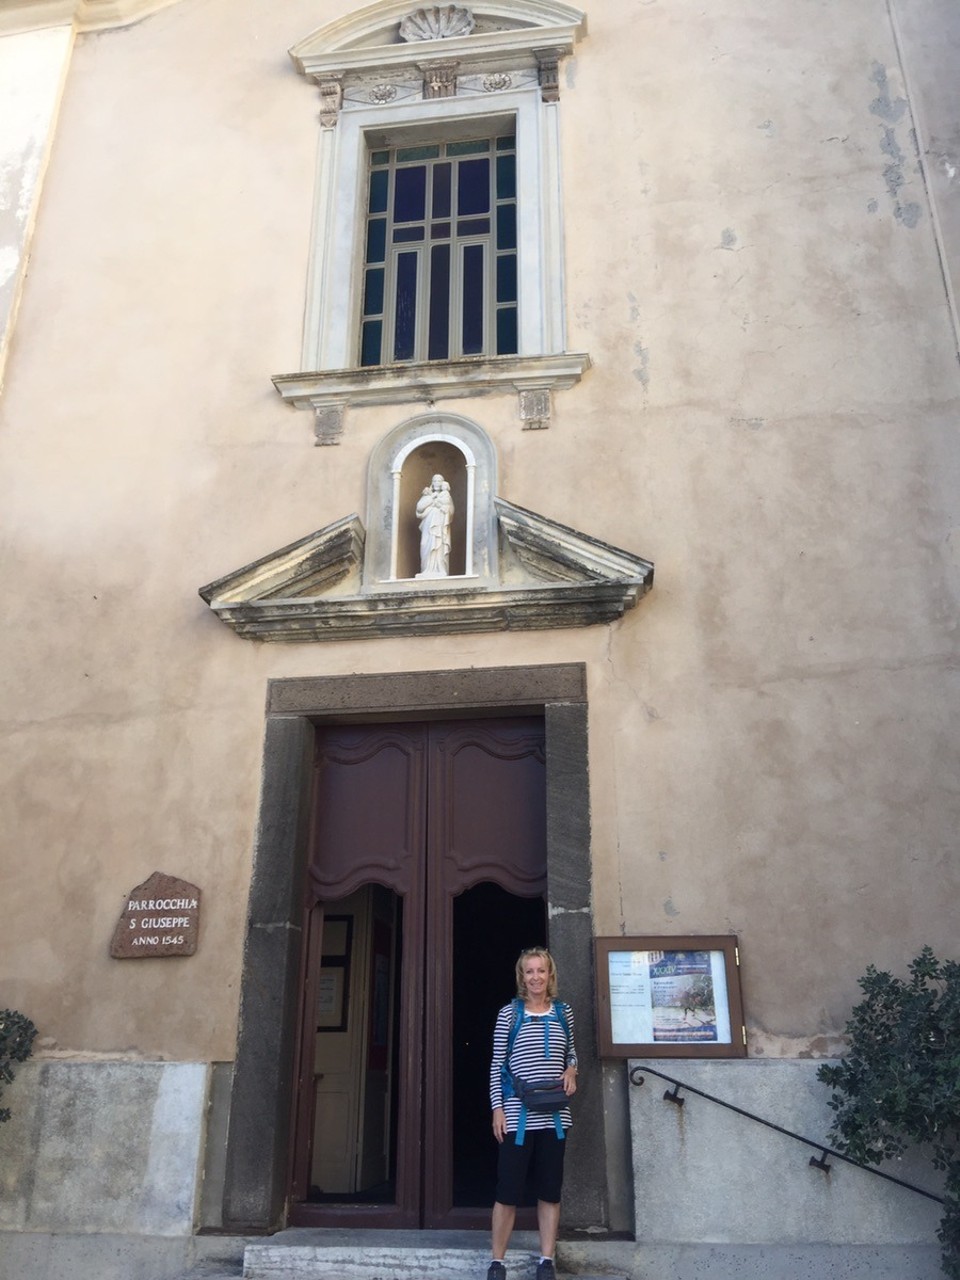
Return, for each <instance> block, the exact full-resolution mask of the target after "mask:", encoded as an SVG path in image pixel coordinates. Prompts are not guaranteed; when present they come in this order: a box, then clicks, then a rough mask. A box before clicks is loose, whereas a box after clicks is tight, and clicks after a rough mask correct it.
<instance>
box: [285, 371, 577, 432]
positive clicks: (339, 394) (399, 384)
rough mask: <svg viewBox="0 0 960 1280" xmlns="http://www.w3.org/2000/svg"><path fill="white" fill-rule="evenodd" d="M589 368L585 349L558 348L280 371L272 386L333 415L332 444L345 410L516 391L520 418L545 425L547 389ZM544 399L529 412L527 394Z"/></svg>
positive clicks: (568, 383) (565, 384) (563, 385)
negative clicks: (550, 352)
mask: <svg viewBox="0 0 960 1280" xmlns="http://www.w3.org/2000/svg"><path fill="white" fill-rule="evenodd" d="M589 368H590V357H589V356H588V355H587V354H586V353H585V352H559V353H557V354H556V355H547V356H486V357H484V356H471V357H469V358H467V359H464V360H442V361H441V360H434V361H424V362H422V363H421V364H402V365H377V366H376V367H374V368H369V369H331V370H318V371H316V372H307V373H283V374H277V375H276V376H275V377H274V378H273V385H274V386H275V387H276V388H277V390H278V391H279V393H280V395H281V396H282V397H283V398H284V400H286V401H287V403H288V404H292V405H294V406H295V407H296V408H298V409H313V410H314V411H315V412H316V413H317V415H318V421H319V420H321V419H322V416H323V415H333V416H336V418H337V425H336V429H335V430H334V431H333V432H332V435H331V438H330V439H329V440H328V439H324V438H323V436H322V428H321V427H320V426H318V431H317V434H318V439H319V440H320V443H334V442H335V441H336V440H337V439H339V436H340V433H341V432H342V429H343V422H342V417H343V412H344V410H345V409H347V408H351V407H358V406H366V405H380V404H427V405H433V404H435V403H437V402H438V401H440V400H459V399H462V398H464V397H471V396H489V395H495V394H500V395H502V394H503V393H504V392H507V393H509V392H511V391H512V392H515V393H516V394H518V395H519V396H520V405H521V417H522V418H524V419H525V420H528V419H529V420H532V421H531V425H540V426H543V425H546V420H548V419H549V416H550V410H549V393H551V392H553V391H562V390H566V389H567V388H569V387H573V386H576V384H577V383H578V382H579V381H580V379H581V378H582V377H583V374H584V373H585V372H586V370H587V369H589ZM537 393H540V395H541V396H544V397H546V398H547V399H546V400H545V401H544V404H543V405H542V406H541V410H540V411H539V412H538V411H536V409H534V410H529V409H528V408H527V407H525V405H526V399H525V398H526V397H529V396H530V395H531V394H534V395H536V394H537Z"/></svg>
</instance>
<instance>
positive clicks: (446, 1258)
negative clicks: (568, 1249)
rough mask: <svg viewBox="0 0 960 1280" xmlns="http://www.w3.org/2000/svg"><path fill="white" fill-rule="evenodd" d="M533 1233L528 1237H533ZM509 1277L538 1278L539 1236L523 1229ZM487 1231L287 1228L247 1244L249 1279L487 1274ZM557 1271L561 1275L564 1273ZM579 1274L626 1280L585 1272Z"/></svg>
mask: <svg viewBox="0 0 960 1280" xmlns="http://www.w3.org/2000/svg"><path fill="white" fill-rule="evenodd" d="M528 1236H529V1238H528ZM515 1243H516V1244H517V1246H518V1247H516V1248H512V1249H510V1250H509V1251H508V1252H507V1258H506V1263H507V1280H536V1272H537V1260H538V1257H539V1254H538V1253H537V1251H536V1237H535V1236H534V1235H532V1234H530V1233H520V1232H518V1233H517V1235H516V1236H515ZM489 1263H490V1243H489V1239H488V1237H487V1235H486V1233H485V1232H463V1231H461V1232H455V1231H448V1232H443V1231H439V1232H437V1231H434V1232H416V1231H346V1230H342V1231H341V1230H326V1231H311V1230H306V1229H297V1228H293V1229H288V1230H287V1231H281V1232H279V1233H278V1234H277V1235H275V1236H271V1237H270V1238H269V1239H267V1240H258V1241H256V1242H253V1243H250V1244H248V1245H247V1247H246V1249H245V1250H244V1258H243V1275H244V1277H245V1280H486V1274H487V1267H488V1266H489ZM565 1274H566V1273H564V1272H563V1271H562V1270H560V1271H558V1276H559V1277H560V1278H561V1280H562V1277H563V1276H564V1275H565ZM576 1280H627V1277H625V1276H612V1275H607V1276H603V1277H600V1276H584V1275H580V1276H578V1277H576Z"/></svg>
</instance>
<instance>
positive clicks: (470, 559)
mask: <svg viewBox="0 0 960 1280" xmlns="http://www.w3.org/2000/svg"><path fill="white" fill-rule="evenodd" d="M437 474H439V475H442V476H443V477H444V479H445V480H447V481H448V482H449V484H450V492H451V496H452V498H453V503H454V517H453V522H452V525H451V549H450V573H449V575H448V576H447V577H444V578H429V579H425V578H418V577H417V576H416V575H417V573H418V572H419V569H420V529H419V520H418V518H417V515H416V507H417V500H418V499H419V497H420V495H421V493H422V492H423V490H424V488H425V487H427V486H429V484H430V482H431V479H432V477H433V476H434V475H437ZM496 481H497V476H496V453H495V452H494V448H493V444H492V443H491V441H490V438H489V437H488V436H487V434H486V432H485V431H484V430H483V429H482V428H481V427H479V426H478V425H477V424H476V423H475V422H471V421H470V419H469V418H463V417H460V416H459V415H456V414H447V413H430V414H424V415H422V416H420V417H416V418H411V419H409V420H408V421H406V422H403V423H401V424H400V425H399V426H398V427H395V428H394V429H393V430H392V431H391V432H389V433H388V434H387V435H386V436H385V437H384V438H383V439H382V440H381V441H380V443H379V444H378V445H377V447H376V448H375V449H374V450H373V453H372V454H371V456H370V464H369V471H368V475H367V519H366V527H367V542H366V551H365V556H364V572H363V589H364V590H365V591H376V590H378V589H386V588H390V589H395V588H396V587H397V586H398V585H401V584H407V583H409V585H410V588H411V590H437V589H441V590H442V589H444V588H453V587H458V586H466V585H469V586H477V585H483V584H485V583H491V582H493V581H495V580H496V578H497V538H496V517H495V513H494V505H493V498H494V494H495V493H496Z"/></svg>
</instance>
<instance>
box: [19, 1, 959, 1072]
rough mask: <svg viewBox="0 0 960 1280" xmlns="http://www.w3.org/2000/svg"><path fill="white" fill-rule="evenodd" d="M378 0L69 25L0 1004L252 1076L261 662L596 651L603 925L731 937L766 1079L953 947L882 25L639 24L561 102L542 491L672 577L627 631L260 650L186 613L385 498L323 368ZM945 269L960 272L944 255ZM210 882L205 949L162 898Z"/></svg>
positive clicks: (42, 224) (630, 6) (22, 494)
mask: <svg viewBox="0 0 960 1280" xmlns="http://www.w3.org/2000/svg"><path fill="white" fill-rule="evenodd" d="M342 11H343V7H342V6H340V5H337V4H329V3H326V4H324V3H318V2H317V0H309V3H308V0H287V2H286V3H284V4H283V5H282V6H281V5H277V4H273V3H268V2H267V0H205V3H199V0H182V2H181V3H180V4H177V5H174V6H172V7H171V8H168V9H166V10H164V11H163V12H161V13H159V14H157V15H155V16H153V17H151V18H149V19H147V20H145V21H143V22H141V23H139V24H138V25H136V26H133V27H130V28H127V29H126V30H124V31H122V32H114V33H104V34H97V35H85V36H81V37H80V38H79V39H78V42H77V45H76V48H75V51H74V55H73V60H72V65H71V70H70V76H69V80H68V83H67V86H66V91H65V96H64V101H63V107H62V113H61V119H60V124H59V129H58V134H57V138H56V141H55V144H54V148H53V152H52V156H51V160H50V166H49V170H48V174H47V180H46V186H45V190H44V195H43V201H42V205H41V208H40V212H39V219H38V222H37V227H36V233H35V236H34V242H33V257H32V265H31V272H30V276H29V280H28V286H27V288H26V289H25V291H24V295H23V300H22V304H21V309H20V314H19V320H18V326H17V330H16V332H15V334H14V337H13V341H12V345H11V350H10V356H9V362H8V369H7V379H6V386H5V390H4V396H3V399H2V401H0V520H2V541H0V547H2V573H3V589H4V611H5V621H6V626H5V628H4V632H3V638H2V642H0V643H2V645H3V657H2V662H0V688H2V697H0V706H2V716H3V730H4V732H3V736H2V740H0V779H2V786H3V792H4V797H5V815H6V821H5V823H4V830H3V837H2V838H3V843H4V853H3V858H4V865H5V875H6V882H7V885H8V886H9V888H8V895H7V896H6V900H7V901H8V902H12V903H14V904H16V912H15V915H14V917H13V918H10V917H9V916H8V917H7V918H6V919H5V935H6V937H5V942H6V945H5V948H4V951H5V962H4V971H3V979H4V981H3V988H2V1000H3V1003H5V1004H11V1005H12V1006H14V1007H17V1008H20V1009H22V1010H24V1011H25V1012H27V1013H29V1014H30V1015H31V1016H32V1017H33V1018H34V1019H35V1021H36V1022H37V1023H38V1025H39V1027H40V1029H41V1034H42V1036H43V1037H44V1039H43V1041H42V1047H43V1049H44V1051H45V1052H47V1053H50V1052H64V1053H67V1054H70V1055H73V1054H76V1053H102V1054H107V1055H111V1056H115V1055H117V1054H123V1053H130V1054H132V1055H144V1056H148V1057H169V1058H175V1059H176V1058H183V1059H189V1060H200V1061H202V1060H213V1059H229V1058H231V1057H232V1056H233V1052H234V1041H235V1028H236V1012H237V994H238V983H239V967H240V954H241V943H242V933H243V919H244V908H245V901H246V893H247V885H248V877H249V870H250V861H251V850H252V843H253V835H254V829H255V823H256V813H257V802H258V786H259V769H260V754H261V745H262V733H263V704H264V694H265V687H266V682H267V680H268V679H270V678H272V677H281V676H309V675H314V674H323V675H336V674H351V673H354V672H364V671H397V670H430V669H433V668H447V667H467V666H496V665H505V664H512V663H517V664H520V663H535V662H578V661H579V662H584V663H586V664H587V670H588V680H589V692H590V751H591V761H590V763H591V790H592V822H593V858H594V866H595V869H596V877H595V915H596V926H597V930H598V932H600V933H617V932H620V931H621V930H626V931H627V932H642V933H647V932H650V933H659V932H672V933H681V932H683V933H698V932H710V933H713V932H726V931H728V930H730V931H735V932H737V933H738V934H739V936H740V940H741V947H742V954H743V964H744V969H743V985H744V997H745V1005H746V1010H747V1017H748V1023H749V1031H750V1038H751V1039H750V1047H751V1052H752V1053H754V1054H760V1053H765V1054H770V1055H787V1056H789V1055H794V1054H798V1053H808V1052H813V1053H819V1052H825V1051H827V1050H828V1049H829V1048H830V1047H831V1045H832V1044H834V1043H835V1041H834V1040H833V1039H832V1037H833V1036H834V1034H835V1033H836V1031H837V1030H838V1029H839V1027H840V1026H842V1023H843V1020H844V1018H845V1016H846V1012H847V1009H848V1007H849V1004H850V1002H851V999H852V998H853V997H854V996H855V994H856V978H857V976H858V975H859V974H860V973H861V972H862V971H863V969H864V968H865V966H866V965H867V964H868V963H869V962H871V961H873V962H877V963H879V964H881V965H893V966H897V967H899V966H901V965H902V964H903V963H904V961H905V959H906V958H908V957H909V956H910V955H912V954H914V953H915V951H916V950H917V949H918V948H919V947H920V946H921V945H922V944H923V943H925V942H929V943H931V944H932V945H933V946H934V947H937V948H939V949H940V950H942V951H949V950H950V949H951V948H952V947H953V946H954V945H955V931H954V930H953V929H951V924H950V914H951V913H950V903H951V901H952V900H953V895H955V894H956V891H957V888H958V871H957V859H956V854H955V838H956V837H955V832H956V830H957V828H958V819H960V797H958V789H957V783H956V778H957V776H958V769H957V747H956V735H955V732H953V729H954V725H955V721H956V705H957V690H956V675H955V667H956V644H955V638H954V636H955V626H956V612H957V598H958V579H957V572H958V563H957V549H958V536H960V535H957V534H956V532H955V526H956V523H957V515H956V505H957V500H956V496H955V495H956V494H957V493H958V492H960V485H958V480H960V475H958V470H960V468H958V458H957V449H956V443H955V422H956V417H957V410H958V406H960V376H958V366H957V356H956V345H955V344H956V334H955V330H954V328H953V325H952V322H951V315H950V310H949V306H948V299H947V293H946V291H945V288H944V279H943V272H942V269H941V257H940V254H938V245H937V239H936V236H935V234H934V225H933V220H932V219H931V214H930V209H929V206H928V203H927V197H926V194H925V190H924V184H923V181H922V177H921V174H920V172H919V169H918V157H917V153H916V151H915V149H914V146H913V142H912V138H911V114H910V108H909V105H908V104H907V103H906V101H905V89H904V84H903V80H902V77H901V74H900V71H899V69H898V50H897V44H896V41H895V39H894V31H893V28H892V27H891V24H890V21H889V15H888V10H887V5H886V4H885V3H883V2H882V0H861V3H858V4H857V5H843V6H839V7H838V6H835V5H828V4H826V3H821V2H820V0H800V2H799V3H798V2H797V0H765V2H764V3H762V4H761V3H759V0H751V2H750V3H748V4H743V3H742V0H737V3H721V4H719V5H714V6H712V7H711V8H709V9H708V10H704V8H703V6H701V5H694V4H692V3H689V2H687V0H671V2H670V3H666V2H665V0H663V2H660V3H652V4H645V5H637V4H636V3H634V0H603V3H602V4H598V5H596V6H594V7H593V9H591V10H590V12H589V34H588V36H587V38H586V39H585V40H584V41H583V42H582V44H581V45H580V46H579V47H578V52H577V56H576V58H575V59H574V60H571V61H570V62H569V63H567V64H566V66H565V69H564V72H563V76H562V79H563V90H562V113H563V116H562V135H563V163H564V171H565V209H566V244H567V268H568V275H567V290H568V298H567V302H568V306H567V314H568V326H569V331H568V348H569V349H570V350H577V351H588V352H589V353H590V355H591V357H592V359H593V369H592V370H591V371H590V373H589V374H588V375H587V376H586V377H585V378H584V380H583V382H582V383H581V384H580V386H579V387H577V388H576V389H574V390H572V391H567V392H564V393H562V394H560V395H558V396H557V398H556V402H555V407H554V417H553V422H552V425H551V427H550V429H549V430H548V431H544V432H523V431H521V429H520V423H519V420H518V417H517V408H516V400H515V397H513V396H505V397H503V398H490V399H485V400H477V401H473V402H471V401H459V402H456V403H451V404H450V408H451V409H452V410H454V411H455V412H458V413H466V414H467V415H469V416H471V417H473V418H475V419H476V421H478V422H479V423H480V424H481V425H482V426H483V427H484V428H485V429H486V430H487V431H488V432H489V433H490V434H491V436H492V437H493V439H494V441H495V443H496V446H497V449H498V454H499V471H500V480H499V490H500V492H501V493H502V494H503V495H504V496H505V497H506V498H508V499H509V500H510V501H512V502H516V503H519V504H520V505H522V506H525V507H528V508H532V509H533V510H535V511H539V512H542V513H543V514H544V515H546V516H549V517H551V518H553V519H556V520H559V521H561V522H562V523H564V524H568V525H572V526H574V527H576V528H579V529H582V530H583V531H585V532H587V533H589V534H592V535H595V536H598V537H600V538H603V539H605V540H607V541H609V542H611V543H614V544H615V545H618V546H622V547H625V548H627V549H629V550H632V551H636V552H639V553H640V554H642V555H645V556H647V557H649V558H650V559H652V560H654V561H655V562H656V566H657V583H656V587H655V590H654V592H653V593H652V594H651V595H650V596H649V597H647V598H646V599H645V600H644V601H643V603H642V604H641V605H640V607H639V608H638V609H637V610H636V611H635V612H633V613H631V614H628V615H627V617H626V618H625V619H624V620H623V621H622V622H620V623H618V624H616V625H614V626H612V627H609V628H596V629H593V630H573V631H556V632H548V633H528V634H509V635H508V634H504V635H492V636H468V637H456V636H450V637H434V638H429V639H416V640H400V639H391V640H388V641H377V642H374V641H370V642H353V643H334V644H327V645H314V646H309V645H306V646H299V645H297V646H289V647H281V646H270V645H262V644H255V643H250V642H247V641H241V640H239V639H237V638H236V637H235V636H234V635H233V634H232V633H231V632H230V631H228V630H227V629H226V628H225V627H224V626H223V625H222V624H221V623H220V622H218V621H217V619H216V618H215V617H214V615H213V614H212V613H211V612H210V611H209V610H208V609H207V608H206V606H205V605H204V604H203V603H202V602H201V601H200V600H199V598H198V597H197V595H196V589H197V587H198V586H200V585H201V584H202V583H206V582H208V581H210V580H212V579H214V578H217V577H219V576H221V575H222V574H225V573H227V572H229V571H231V570H233V569H236V568H238V567H240V566H241V565H243V564H245V563H247V562H249V561H251V560H253V559H255V558H257V557H259V556H261V555H263V554H265V553H267V552H269V551H271V550H273V549H275V548H277V547H279V546H281V545H284V544H285V543H288V542H290V541H292V540H294V539H296V538H299V537H301V536H303V535H305V534H307V533H309V532H311V531H312V530H314V529H317V528H319V527H321V526H322V525H323V524H326V523H327V522H329V521H331V520H333V519H336V518H338V517H340V516H344V515H347V514H349V513H350V512H351V511H361V512H362V511H363V510H364V502H365V498H364V483H365V482H364V476H365V471H366V461H367V458H368V456H369V453H370V451H371V450H372V449H373V447H374V446H375V444H376V442H377V441H378V440H379V439H380V438H381V436H382V435H383V434H384V433H385V432H386V431H387V430H389V429H390V428H391V427H393V426H394V425H396V424H397V423H398V422H400V421H402V420H403V419H404V418H405V417H408V416H412V415H413V414H414V413H416V412H418V411H419V409H418V406H415V405H411V406H410V409H409V411H408V410H407V409H405V408H403V407H400V408H397V407H385V408H378V409H366V410H351V411H350V412H349V415H348V419H347V426H346V433H345V436H344V440H343V443H342V444H341V445H340V446H339V447H337V448H327V449H319V448H314V447H312V442H313V433H312V422H311V419H310V415H309V414H306V413H303V412H298V411H295V410H293V409H290V408H288V407H286V406H285V405H284V404H283V403H282V402H281V401H280V399H279V397H278V396H277V395H276V393H275V391H274V390H273V388H272V386H271V384H270V375H271V374H276V373H281V372H288V371H290V370H292V369H295V368H296V367H297V363H298V359H299V350H300V339H301V324H302V313H303V299H304V287H305V276H306V269H307V257H308V249H309V235H310V223H311V205H312V196H313V180H314V166H315V155H316V146H317V132H318V123H317V114H318V96H317V92H316V89H315V88H314V87H313V86H311V85H310V84H308V83H307V82H305V81H303V80H302V79H301V78H299V77H298V76H297V75H296V74H295V72H294V70H293V69H292V67H291V65H290V63H289V61H288V59H287V58H286V54H285V50H286V49H287V48H288V47H289V46H290V45H291V44H293V43H294V42H295V41H296V40H298V39H300V38H301V37H303V36H304V35H306V34H307V33H308V32H309V31H311V30H312V29H313V28H314V27H316V26H317V25H319V24H320V23H321V22H322V21H324V20H326V19H328V18H330V17H333V16H337V15H338V14H339V13H340V12H342ZM941 250H942V243H941ZM154 870H162V871H166V872H168V873H170V874H173V875H177V876H182V877H184V878H186V879H188V880H191V881H194V882H195V883H197V884H199V885H200V886H201V887H202V888H203V890H204V894H205V899H204V918H203V922H202V936H201V944H200V949H199V951H198V954H197V955H196V956H195V957H194V958H192V959H189V960H173V961H137V962H117V961H111V960H110V959H109V958H108V954H107V953H108V946H109V941H110V936H111V934H112V930H113V927H114V924H115V922H116V919H117V916H118V914H119V912H120V910H121V907H122V905H123V902H124V897H125V894H126V893H127V892H128V890H129V889H130V888H132V887H133V886H134V885H135V884H137V883H138V882H140V881H141V880H143V879H145V878H146V876H147V875H149V874H150V873H151V872H152V871H154Z"/></svg>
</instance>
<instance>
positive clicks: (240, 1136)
mask: <svg viewBox="0 0 960 1280" xmlns="http://www.w3.org/2000/svg"><path fill="white" fill-rule="evenodd" d="M266 712H267V716H266V734H265V743H264V754H263V772H262V777H261V795H260V817H259V823H258V829H257V836H256V844H255V848H254V859H253V870H252V878H251V884H250V897H249V905H248V912H247V927H246V937H245V940H244V953H243V976H242V981H241V995H240V1027H239V1033H238V1039H237V1056H236V1062H235V1065H234V1071H233V1081H232V1089H231V1101H230V1120H229V1129H228V1138H227V1151H226V1169H225V1181H224V1197H223V1226H224V1227H225V1228H226V1229H229V1230H232V1231H237V1232H251V1231H264V1232H266V1231H272V1230H276V1229H278V1228H279V1227H281V1226H282V1225H283V1222H284V1213H285V1207H286V1198H287V1192H288V1178H289V1160H290V1139H291V1114H292V1107H293V1097H294V1080H293V1075H294V1067H293V1063H294V1055H295V1044H294V1040H295V1034H296V1025H297V1002H298V993H299V985H300V953H301V943H302V939H301V930H302V919H303V892H304V883H305V867H306V859H307V838H308V825H309V816H310V790H311V789H310V780H311V774H312V769H313V758H314V726H315V725H317V724H322V723H336V722H343V721H351V720H396V721H400V720H410V719H415V720H427V719H447V718H455V719H462V718H464V717H469V716H471V715H480V716H482V715H484V714H485V713H486V714H496V715H505V714H511V713H512V714H516V715H531V714H533V715H538V714H542V715H543V717H544V724H545V737H546V758H547V771H546V795H547V918H548V927H549V936H550V947H551V950H552V952H553V954H554V955H555V956H556V959H557V965H558V968H559V970H560V974H561V978H562V982H563V995H564V998H565V999H566V1000H568V1001H569V1003H570V1004H572V1005H573V1007H574V1009H575V1010H576V1011H577V1015H578V1019H577V1041H578V1045H577V1047H578V1051H579V1056H580V1061H581V1066H582V1071H581V1080H582V1081H583V1087H582V1088H581V1091H580V1097H579V1098H578V1102H577V1116H576V1122H575V1125H574V1129H573V1131H572V1133H571V1138H570V1142H571V1151H570V1176H568V1179H567V1182H566V1186H565V1188H564V1213H563V1217H564V1222H565V1224H567V1225H569V1226H571V1227H584V1228H586V1227H592V1228H593V1229H594V1230H596V1229H597V1228H598V1227H599V1228H604V1227H607V1226H608V1225H609V1201H610V1197H609V1194H608V1187H607V1152H606V1141H605V1133H604V1128H605V1127H604V1114H603V1111H604V1108H603V1081H602V1072H601V1070H600V1061H599V1059H598V1057H597V1045H596V1033H595V1026H594V1022H595V1020H594V1017H593V1005H594V983H593V959H592V955H593V936H594V929H593V914H592V908H591V900H590V865H591V860H590V793H589V774H588V762H587V693H586V669H585V667H584V665H583V664H582V663H571V664H556V665H545V666H521V667H488V668H471V669H467V670H460V671H458V670H446V671H418V672H400V673H395V674H383V675H357V676H319V677H311V678H302V679H301V678H294V679H282V680H271V681H270V682H269V685H268V692H267V709H266Z"/></svg>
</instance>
